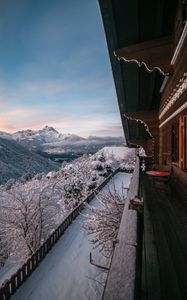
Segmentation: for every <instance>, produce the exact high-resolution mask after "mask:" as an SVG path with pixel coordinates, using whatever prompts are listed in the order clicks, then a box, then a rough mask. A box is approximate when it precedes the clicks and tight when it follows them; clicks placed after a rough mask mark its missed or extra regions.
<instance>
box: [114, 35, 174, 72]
mask: <svg viewBox="0 0 187 300" xmlns="http://www.w3.org/2000/svg"><path fill="white" fill-rule="evenodd" d="M173 49H174V46H173V40H172V38H171V37H170V36H169V37H168V36H167V37H163V38H159V39H155V40H149V41H146V42H143V43H139V44H135V45H130V46H128V47H124V48H120V49H117V50H116V51H115V52H114V54H115V55H116V56H117V58H118V59H119V60H121V59H123V60H125V61H127V62H132V61H133V62H136V63H138V65H139V66H141V65H142V64H143V65H145V67H146V69H147V70H148V71H150V72H151V71H153V70H154V69H158V70H159V71H160V72H161V73H162V74H165V75H166V74H171V73H172V66H171V64H170V62H171V58H172V54H173Z"/></svg>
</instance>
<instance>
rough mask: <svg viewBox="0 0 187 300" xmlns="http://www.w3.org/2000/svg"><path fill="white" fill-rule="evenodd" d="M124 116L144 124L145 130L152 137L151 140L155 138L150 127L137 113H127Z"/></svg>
mask: <svg viewBox="0 0 187 300" xmlns="http://www.w3.org/2000/svg"><path fill="white" fill-rule="evenodd" d="M124 116H125V117H126V118H127V119H128V120H135V121H137V122H140V123H142V124H143V125H144V126H145V130H146V131H147V132H148V134H149V135H150V137H151V138H153V136H152V134H151V132H150V130H149V127H148V125H147V124H146V123H145V122H144V121H143V120H141V119H140V118H139V116H137V115H136V113H125V114H124Z"/></svg>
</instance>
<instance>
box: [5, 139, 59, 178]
mask: <svg viewBox="0 0 187 300" xmlns="http://www.w3.org/2000/svg"><path fill="white" fill-rule="evenodd" d="M57 169H58V165H57V164H56V163H54V162H52V161H50V160H48V159H46V158H43V157H41V156H40V155H38V154H36V153H33V152H31V151H29V150H27V149H26V148H24V147H23V146H21V145H20V144H18V143H17V142H15V141H13V140H8V139H5V138H2V137H0V183H4V182H6V181H7V180H8V179H10V178H18V177H20V176H22V175H25V174H27V173H31V174H37V173H41V172H49V171H51V170H57Z"/></svg>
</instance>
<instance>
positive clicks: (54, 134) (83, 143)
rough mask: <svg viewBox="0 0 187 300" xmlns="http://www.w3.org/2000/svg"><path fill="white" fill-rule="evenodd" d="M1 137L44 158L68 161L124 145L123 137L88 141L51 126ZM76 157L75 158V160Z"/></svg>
mask: <svg viewBox="0 0 187 300" xmlns="http://www.w3.org/2000/svg"><path fill="white" fill-rule="evenodd" d="M0 137H3V138H7V139H13V140H15V141H16V142H18V143H19V144H21V145H22V146H24V147H26V148H27V149H29V150H32V151H35V152H38V153H40V154H42V155H44V156H47V157H50V158H52V159H53V158H54V157H56V155H57V157H59V155H60V156H62V157H63V159H65V160H66V157H67V155H66V154H68V157H69V159H70V157H71V158H73V157H74V156H73V157H72V155H74V154H75V157H76V155H78V156H79V155H82V154H83V153H95V152H97V151H98V150H99V149H101V148H102V147H104V146H112V145H122V144H123V143H124V138H121V137H118V138H117V137H110V136H109V137H97V136H93V137H92V136H90V137H88V138H87V139H86V138H83V137H80V136H78V135H75V134H70V133H68V134H62V133H60V132H58V131H57V130H56V129H54V128H53V127H50V126H45V127H44V128H42V129H39V130H31V129H27V130H21V131H17V132H15V133H13V134H7V133H5V132H0ZM75 157H74V158H75Z"/></svg>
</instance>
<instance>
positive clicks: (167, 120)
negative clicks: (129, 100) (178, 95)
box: [159, 102, 187, 128]
mask: <svg viewBox="0 0 187 300" xmlns="http://www.w3.org/2000/svg"><path fill="white" fill-rule="evenodd" d="M185 108H187V102H185V103H184V104H183V105H181V106H180V107H179V108H178V109H177V110H176V111H175V112H174V113H173V114H172V115H170V116H169V117H168V118H167V119H166V120H165V121H164V122H162V123H161V124H160V125H159V128H161V127H162V126H163V125H165V124H166V123H167V122H169V121H170V120H171V119H172V118H174V117H175V116H177V115H178V114H179V113H180V112H182V111H183V110H184V109H185Z"/></svg>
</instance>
